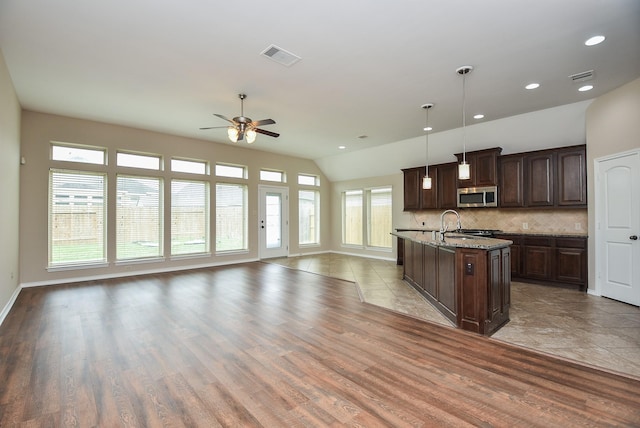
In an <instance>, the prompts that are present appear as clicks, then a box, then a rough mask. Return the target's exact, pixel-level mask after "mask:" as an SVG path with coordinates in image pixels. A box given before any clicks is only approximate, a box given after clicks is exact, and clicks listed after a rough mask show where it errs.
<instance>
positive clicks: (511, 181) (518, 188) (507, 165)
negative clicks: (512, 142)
mask: <svg viewBox="0 0 640 428" xmlns="http://www.w3.org/2000/svg"><path fill="white" fill-rule="evenodd" d="M498 183H499V190H498V197H499V199H500V206H501V207H505V208H518V207H524V206H525V205H524V156H523V155H522V154H515V155H507V156H500V158H499V160H498Z"/></svg>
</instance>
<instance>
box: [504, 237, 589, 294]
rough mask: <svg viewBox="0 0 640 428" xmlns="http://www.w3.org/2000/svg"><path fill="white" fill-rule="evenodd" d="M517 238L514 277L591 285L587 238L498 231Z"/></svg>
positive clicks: (512, 258) (574, 284)
mask: <svg viewBox="0 0 640 428" xmlns="http://www.w3.org/2000/svg"><path fill="white" fill-rule="evenodd" d="M496 237H497V238H500V239H508V240H510V241H513V245H511V277H512V278H513V279H514V280H517V281H522V282H534V283H542V284H548V285H561V286H567V287H577V288H578V289H579V290H581V291H585V290H586V289H587V238H586V237H555V236H544V237H542V236H528V235H498V236H496Z"/></svg>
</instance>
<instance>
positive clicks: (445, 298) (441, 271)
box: [436, 248, 457, 320]
mask: <svg viewBox="0 0 640 428" xmlns="http://www.w3.org/2000/svg"><path fill="white" fill-rule="evenodd" d="M437 255H438V280H437V282H436V287H437V289H436V295H437V300H438V302H439V303H440V304H441V305H442V308H443V309H444V311H445V312H444V314H445V316H447V318H449V319H453V320H455V318H456V313H457V307H456V300H457V299H456V297H457V296H456V294H457V293H456V287H454V286H453V285H454V284H455V278H456V277H455V275H456V272H455V263H456V252H455V251H453V250H450V249H447V248H438V251H437Z"/></svg>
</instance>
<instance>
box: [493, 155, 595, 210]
mask: <svg viewBox="0 0 640 428" xmlns="http://www.w3.org/2000/svg"><path fill="white" fill-rule="evenodd" d="M498 164H499V165H498V167H499V168H498V176H499V198H500V207H502V208H517V207H531V208H533V207H542V208H545V207H547V208H567V207H586V206H587V186H586V180H587V171H586V165H587V163H586V146H584V145H580V146H571V147H564V148H561V149H552V150H540V151H535V152H527V153H516V154H513V155H507V156H501V157H500V158H499V161H498Z"/></svg>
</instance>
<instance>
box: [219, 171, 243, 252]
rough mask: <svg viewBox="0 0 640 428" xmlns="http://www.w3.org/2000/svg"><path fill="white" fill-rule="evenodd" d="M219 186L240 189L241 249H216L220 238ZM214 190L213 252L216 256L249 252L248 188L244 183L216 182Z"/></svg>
mask: <svg viewBox="0 0 640 428" xmlns="http://www.w3.org/2000/svg"><path fill="white" fill-rule="evenodd" d="M221 186H229V187H236V188H242V191H243V194H242V216H241V218H242V219H243V223H242V225H241V228H242V234H243V236H242V238H241V239H242V241H243V242H242V248H229V249H219V248H218V240H219V239H220V237H221V235H222V234H221V233H220V230H219V229H220V224H219V223H218V220H219V218H220V208H222V207H221V205H219V203H220V201H221V200H222V198H221V197H220V194H219V193H218V188H219V187H221ZM215 189H216V194H215V200H216V205H215V218H216V224H215V233H214V236H215V238H216V242H215V247H214V251H215V254H216V255H225V254H238V253H247V252H249V186H248V185H247V184H245V183H233V182H227V181H224V182H223V181H221V182H217V183H216V185H215Z"/></svg>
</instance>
